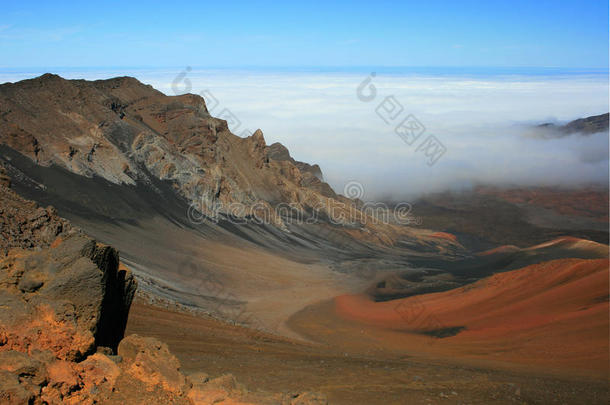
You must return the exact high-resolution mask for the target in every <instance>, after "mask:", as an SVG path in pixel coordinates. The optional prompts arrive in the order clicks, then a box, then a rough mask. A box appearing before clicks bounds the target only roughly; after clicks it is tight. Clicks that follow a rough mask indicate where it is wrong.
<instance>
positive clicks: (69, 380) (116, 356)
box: [0, 171, 326, 404]
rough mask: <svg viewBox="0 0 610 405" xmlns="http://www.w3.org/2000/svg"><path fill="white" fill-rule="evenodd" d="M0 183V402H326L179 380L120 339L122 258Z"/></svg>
mask: <svg viewBox="0 0 610 405" xmlns="http://www.w3.org/2000/svg"><path fill="white" fill-rule="evenodd" d="M0 180H1V181H0V225H1V228H0V307H1V308H2V311H0V403H3V404H4V403H8V404H57V403H69V404H94V403H117V404H118V403H120V404H124V403H134V404H138V403H155V404H169V403H171V404H212V403H214V404H239V403H265V404H267V403H268V404H318V403H326V401H325V399H324V398H322V397H321V396H319V395H317V394H312V393H302V394H276V395H272V394H251V393H248V391H247V390H246V388H245V387H244V386H242V385H240V384H238V383H237V382H236V381H235V379H234V378H233V377H232V376H231V375H224V376H221V377H219V378H216V379H212V380H210V379H209V378H208V377H207V375H205V374H203V373H198V374H194V375H191V376H190V377H186V376H185V375H184V374H183V373H182V372H181V371H180V363H179V361H178V360H177V359H176V357H174V356H173V355H172V354H171V353H170V352H169V350H168V348H167V346H166V345H165V344H163V343H162V342H160V341H158V340H156V339H154V338H149V337H142V336H138V335H130V336H128V337H125V338H123V335H124V332H125V326H126V323H127V316H128V313H129V308H130V306H131V302H132V299H133V297H134V293H135V291H136V286H137V283H136V281H135V279H134V277H133V276H132V274H131V272H130V271H129V269H127V268H126V267H125V266H124V265H122V264H121V262H120V260H119V253H118V252H117V251H116V250H115V249H113V248H112V247H110V246H105V245H103V244H100V243H98V242H96V241H95V240H93V239H91V238H90V237H88V236H87V235H86V234H84V233H83V232H82V231H80V230H79V229H77V228H75V227H73V226H71V225H70V223H69V222H68V221H66V220H64V219H62V218H60V217H58V216H57V214H56V213H55V211H54V209H53V208H52V207H49V208H42V207H39V206H38V205H37V204H35V203H33V202H30V201H27V200H25V199H23V198H21V197H19V196H18V195H16V194H15V193H14V192H13V191H12V190H10V188H9V186H10V179H8V177H7V176H6V175H5V174H4V172H3V171H1V172H0Z"/></svg>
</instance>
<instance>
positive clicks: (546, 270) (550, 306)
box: [335, 259, 609, 370]
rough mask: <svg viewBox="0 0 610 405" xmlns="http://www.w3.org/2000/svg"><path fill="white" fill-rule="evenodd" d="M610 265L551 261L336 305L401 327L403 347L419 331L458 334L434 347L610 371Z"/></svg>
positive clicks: (347, 298)
mask: <svg viewBox="0 0 610 405" xmlns="http://www.w3.org/2000/svg"><path fill="white" fill-rule="evenodd" d="M608 266H609V261H608V259H594V260H585V259H561V260H553V261H550V262H545V263H540V264H536V265H531V266H528V267H525V268H523V269H520V270H515V271H510V272H506V273H501V274H496V275H494V276H492V277H489V278H486V279H483V280H481V281H479V282H477V283H474V284H472V285H468V286H465V287H462V288H458V289H455V290H451V291H446V292H442V293H435V294H427V295H421V296H415V297H409V298H404V299H400V300H395V301H388V302H373V301H371V300H370V299H369V298H367V297H365V296H360V295H344V296H340V297H337V298H336V300H335V309H336V312H337V314H338V315H339V316H341V317H343V318H346V319H350V320H354V321H359V322H362V323H364V324H368V325H371V326H375V327H377V328H379V329H384V330H392V331H394V332H400V335H402V336H403V338H402V339H401V344H400V346H402V347H405V346H407V347H408V346H409V344H408V342H409V339H408V336H411V337H413V338H414V339H415V340H417V339H416V337H415V336H414V335H413V334H421V333H426V332H427V333H436V334H438V333H439V331H440V332H444V333H456V332H458V333H457V335H455V336H451V337H445V338H443V339H435V341H436V342H438V345H435V346H437V347H435V349H434V350H435V351H437V350H443V351H445V350H450V351H451V352H453V353H455V354H457V353H459V354H458V355H460V354H463V355H471V356H477V357H478V356H483V357H488V356H493V358H496V359H503V360H509V361H517V362H527V363H540V364H553V365H557V366H568V365H570V366H578V367H582V368H586V369H594V370H607V368H608V324H609V322H608ZM451 328H453V329H451ZM457 328H463V329H461V330H459V329H457ZM404 332H409V333H408V334H405V333H404ZM395 338H396V336H393V337H392V340H395Z"/></svg>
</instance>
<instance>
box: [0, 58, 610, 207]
mask: <svg viewBox="0 0 610 405" xmlns="http://www.w3.org/2000/svg"><path fill="white" fill-rule="evenodd" d="M40 73H41V72H39V71H36V72H34V71H32V72H27V71H10V72H6V71H5V72H0V82H6V81H17V80H21V79H25V78H30V77H34V76H36V75H38V74H40ZM53 73H58V74H60V75H62V76H63V77H66V78H86V79H100V78H108V77H113V76H119V75H130V76H135V77H137V78H138V79H140V80H141V81H143V82H145V83H147V84H151V85H152V86H153V87H155V88H157V89H159V90H160V91H162V92H164V93H166V94H168V95H173V94H180V93H184V92H191V93H196V94H202V95H203V96H204V97H206V98H207V101H208V106H209V107H210V109H211V110H212V111H211V112H212V114H213V115H215V116H222V118H225V119H227V120H228V121H229V125H230V128H231V129H232V131H233V132H234V133H236V134H238V135H242V136H244V135H247V134H248V133H251V132H253V131H254V130H256V129H257V128H260V129H262V131H263V133H264V135H265V139H266V141H267V144H271V143H273V142H281V143H282V144H284V145H285V146H287V147H288V148H289V149H290V152H291V154H292V156H293V157H294V158H295V159H297V160H302V161H305V162H309V163H318V164H319V165H320V166H321V167H322V170H323V172H324V176H325V179H326V180H327V181H328V182H329V183H330V184H331V186H333V187H334V188H335V190H337V191H338V192H342V191H343V187H344V185H345V184H347V183H348V182H353V181H356V182H358V183H361V184H362V185H363V188H364V190H365V195H364V199H379V198H406V197H409V198H412V197H413V196H415V195H418V194H420V193H426V192H434V191H442V190H445V189H462V188H468V187H471V186H473V185H476V184H481V183H483V184H497V185H554V186H555V185H565V186H573V185H581V184H591V183H596V184H604V185H607V184H608V133H600V134H594V135H588V136H583V135H571V136H566V137H562V138H551V139H549V138H541V137H532V136H529V135H528V134H531V128H532V127H533V126H535V125H538V124H541V123H545V122H554V123H563V122H567V121H570V120H573V119H576V118H581V117H587V116H591V115H597V114H602V113H605V112H608V109H609V106H608V77H607V75H605V74H595V73H594V74H588V73H580V74H575V73H565V74H564V73H552V74H539V73H538V74H531V75H528V74H523V73H519V74H507V73H502V74H482V73H477V74H473V75H468V74H465V73H460V74H439V73H438V72H435V73H433V74H426V73H425V72H423V73H422V72H417V73H412V72H411V73H399V72H398V73H397V72H388V73H384V72H376V74H375V75H374V77H372V76H371V75H370V73H371V71H370V70H361V71H359V72H356V71H340V70H337V71H323V70H319V71H315V70H302V71H295V70H291V71H289V70H285V71H273V70H262V69H251V70H221V69H217V70H204V69H190V68H188V69H187V68H175V69H169V68H166V69H132V70H129V69H127V70H125V69H122V70H116V71H115V70H109V69H105V70H103V71H96V70H94V69H89V70H81V71H78V70H65V71H61V70H54V71H53ZM367 78H368V79H369V80H368V81H367V82H365V83H363V81H365V80H367ZM361 85H362V86H361ZM359 86H360V88H361V89H360V93H359V90H358V88H359ZM363 86H364V87H363ZM371 86H374V89H373V88H372V87H371ZM371 91H373V92H374V94H375V97H374V98H373V99H372V100H371V99H370V98H371V95H372V93H371ZM358 94H361V95H362V94H364V95H365V96H366V97H364V98H363V97H362V96H361V97H358ZM387 97H393V99H392V100H393V103H392V104H391V106H394V110H393V113H396V112H397V111H398V110H400V109H401V107H402V111H401V113H400V114H399V115H398V117H397V118H396V119H395V120H391V119H389V118H390V117H389V115H391V114H388V113H387V109H388V108H389V107H388V106H390V104H387V103H388V101H387ZM363 99H365V101H363ZM396 102H397V103H399V104H396ZM383 103H386V104H383ZM380 105H381V107H380ZM384 106H385V107H386V109H385V110H384V109H383V107H384ZM384 111H385V112H386V114H385V115H384V114H383V112H384ZM408 115H412V116H413V117H415V118H416V119H417V120H418V121H419V122H420V123H421V124H423V126H424V127H425V132H424V133H423V134H422V135H421V136H420V137H419V138H418V139H417V142H414V143H413V144H412V145H408V144H407V143H405V142H404V141H403V139H401V137H399V136H398V135H397V134H396V133H395V131H394V129H395V127H396V126H397V124H398V123H399V122H400V121H401V120H402V119H403V118H404V117H406V116H408ZM382 116H383V117H385V118H386V121H387V122H386V121H384V119H383V118H382ZM429 135H434V136H435V137H436V139H437V140H438V141H439V142H441V144H442V145H443V148H444V150H445V152H444V154H443V155H442V156H440V157H439V158H438V160H437V161H436V162H435V163H434V164H433V165H430V164H429V163H430V160H431V159H430V158H429V157H428V156H426V154H425V150H423V149H421V148H420V150H418V146H420V145H421V144H422V142H424V141H425V140H426V139H427V137H428V136H429Z"/></svg>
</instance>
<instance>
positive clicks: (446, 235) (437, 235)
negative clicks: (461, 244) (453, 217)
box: [431, 232, 457, 242]
mask: <svg viewBox="0 0 610 405" xmlns="http://www.w3.org/2000/svg"><path fill="white" fill-rule="evenodd" d="M431 236H433V237H435V238H441V239H447V240H450V241H452V242H457V236H455V235H454V234H452V233H448V232H434V233H433V234H432V235H431Z"/></svg>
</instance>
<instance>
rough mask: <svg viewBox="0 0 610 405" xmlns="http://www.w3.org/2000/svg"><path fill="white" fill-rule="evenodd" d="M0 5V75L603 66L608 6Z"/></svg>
mask: <svg viewBox="0 0 610 405" xmlns="http://www.w3.org/2000/svg"><path fill="white" fill-rule="evenodd" d="M94 3H97V2H61V1H57V2H47V1H30V2H28V1H3V2H2V4H1V5H0V7H1V8H2V12H1V13H0V55H1V59H0V67H4V68H18V67H85V66H95V67H110V66H134V67H135V66H151V67H152V66H187V65H190V66H199V67H245V66H270V67H277V66H285V67H300V66H343V67H349V66H500V67H505V66H536V67H543V66H544V67H546V66H553V67H567V68H603V69H606V68H607V67H608V2H607V1H604V0H601V1H460V2H452V1H421V0H420V1H400V2H399V1H395V2H384V1H380V2H371V1H366V2H358V1H353V2H340V1H335V2H329V1H326V2H316V1H307V2H302V3H298V4H297V3H294V4H282V3H280V2H257V1H246V2H221V1H214V2H205V1H199V2H192V3H189V2H177V1H174V2H168V1H163V2H154V1H138V0H132V1H125V2H112V1H106V2H101V3H98V4H94Z"/></svg>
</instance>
